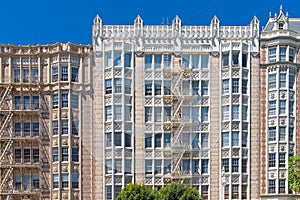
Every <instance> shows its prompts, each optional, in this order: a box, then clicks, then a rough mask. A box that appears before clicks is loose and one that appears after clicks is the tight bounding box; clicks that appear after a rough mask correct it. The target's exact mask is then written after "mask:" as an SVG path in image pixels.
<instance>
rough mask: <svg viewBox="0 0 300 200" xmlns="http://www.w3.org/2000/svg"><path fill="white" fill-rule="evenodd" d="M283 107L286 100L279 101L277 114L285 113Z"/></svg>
mask: <svg viewBox="0 0 300 200" xmlns="http://www.w3.org/2000/svg"><path fill="white" fill-rule="evenodd" d="M285 107H286V101H285V100H280V101H279V114H285Z"/></svg>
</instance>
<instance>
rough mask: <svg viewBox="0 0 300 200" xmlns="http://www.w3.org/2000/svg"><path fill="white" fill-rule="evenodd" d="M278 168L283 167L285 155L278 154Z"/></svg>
mask: <svg viewBox="0 0 300 200" xmlns="http://www.w3.org/2000/svg"><path fill="white" fill-rule="evenodd" d="M279 167H285V153H279Z"/></svg>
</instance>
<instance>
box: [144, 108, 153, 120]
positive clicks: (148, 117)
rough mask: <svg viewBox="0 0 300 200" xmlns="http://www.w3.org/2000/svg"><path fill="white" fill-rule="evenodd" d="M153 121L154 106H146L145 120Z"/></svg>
mask: <svg viewBox="0 0 300 200" xmlns="http://www.w3.org/2000/svg"><path fill="white" fill-rule="evenodd" d="M151 121H152V108H149V107H146V108H145V122H151Z"/></svg>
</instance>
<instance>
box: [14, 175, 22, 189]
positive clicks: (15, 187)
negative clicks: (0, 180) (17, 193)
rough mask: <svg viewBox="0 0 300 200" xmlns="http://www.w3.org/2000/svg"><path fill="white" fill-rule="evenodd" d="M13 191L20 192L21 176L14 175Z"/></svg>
mask: <svg viewBox="0 0 300 200" xmlns="http://www.w3.org/2000/svg"><path fill="white" fill-rule="evenodd" d="M14 182H15V186H14V189H15V190H21V185H22V176H21V175H15V180H14Z"/></svg>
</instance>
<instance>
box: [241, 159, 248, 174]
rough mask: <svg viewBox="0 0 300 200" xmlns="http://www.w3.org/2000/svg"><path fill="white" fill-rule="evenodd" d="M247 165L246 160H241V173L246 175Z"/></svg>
mask: <svg viewBox="0 0 300 200" xmlns="http://www.w3.org/2000/svg"><path fill="white" fill-rule="evenodd" d="M247 163H248V160H247V159H242V172H243V173H247Z"/></svg>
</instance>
